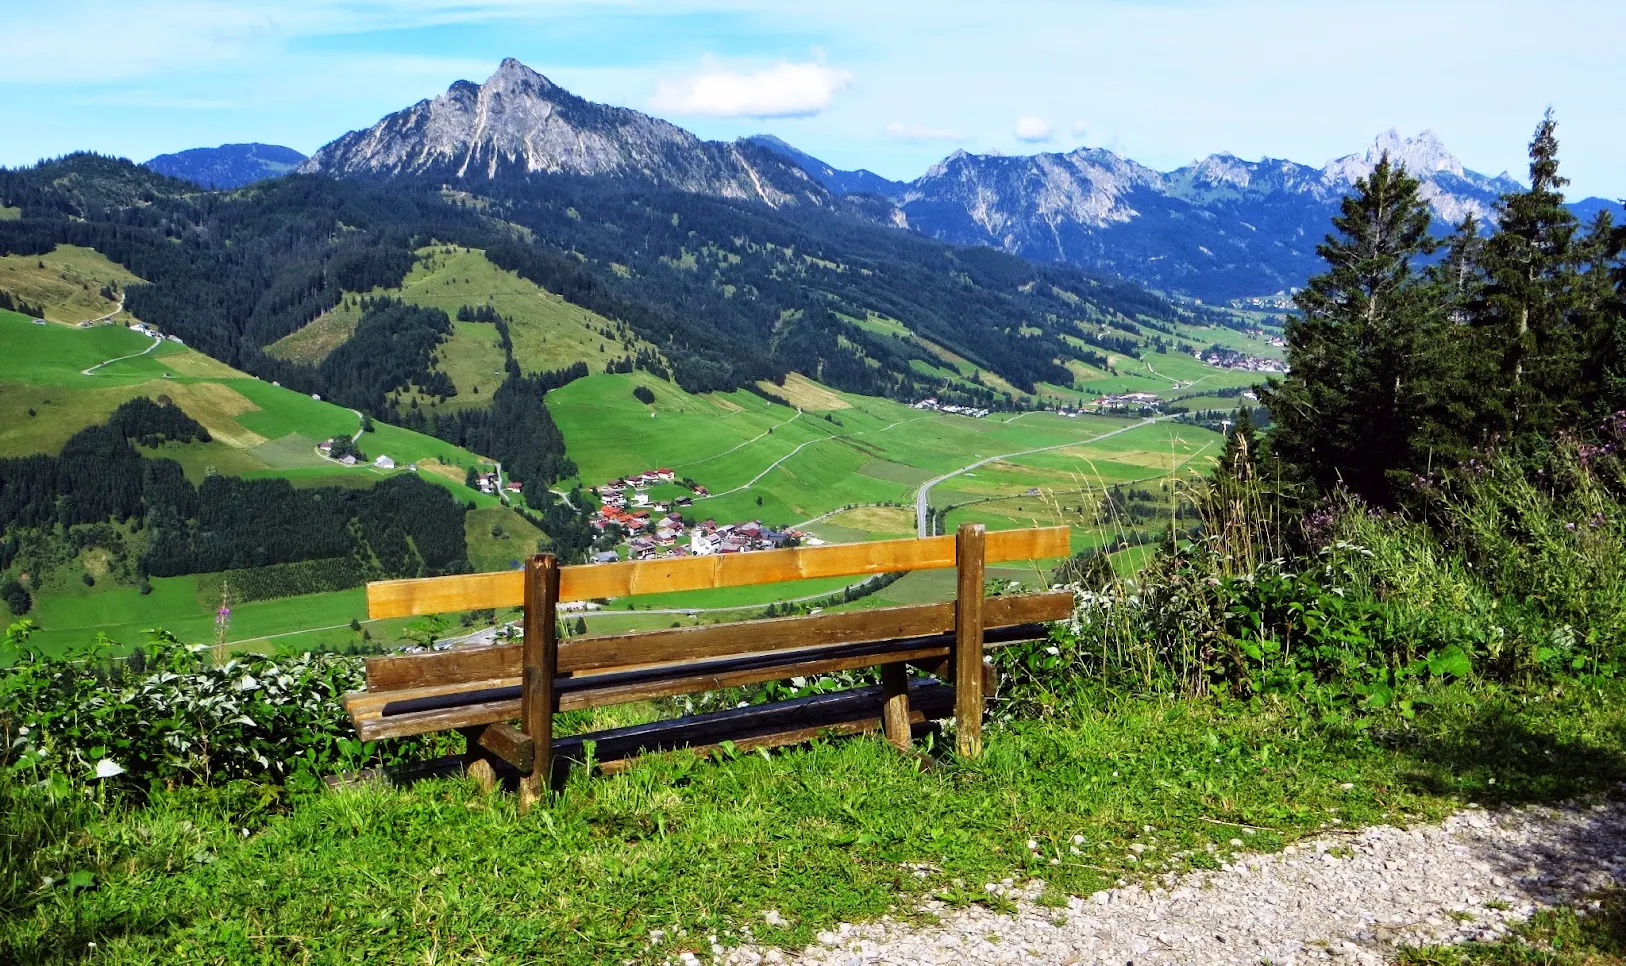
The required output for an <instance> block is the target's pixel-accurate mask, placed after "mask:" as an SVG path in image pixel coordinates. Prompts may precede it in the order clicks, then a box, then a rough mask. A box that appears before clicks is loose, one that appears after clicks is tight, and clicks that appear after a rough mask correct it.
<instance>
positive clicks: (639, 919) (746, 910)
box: [0, 686, 1626, 963]
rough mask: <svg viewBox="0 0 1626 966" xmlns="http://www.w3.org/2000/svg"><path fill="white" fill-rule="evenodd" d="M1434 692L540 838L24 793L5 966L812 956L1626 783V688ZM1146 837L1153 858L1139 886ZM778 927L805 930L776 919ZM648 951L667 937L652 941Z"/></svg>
mask: <svg viewBox="0 0 1626 966" xmlns="http://www.w3.org/2000/svg"><path fill="white" fill-rule="evenodd" d="M1433 697H1434V698H1435V704H1434V705H1433V707H1432V708H1431V709H1430V710H1428V711H1426V712H1425V713H1423V714H1421V715H1419V716H1418V717H1417V718H1416V719H1414V720H1411V721H1406V720H1405V719H1403V718H1400V717H1398V716H1395V717H1393V718H1381V719H1376V718H1375V719H1364V721H1365V724H1364V725H1363V726H1354V725H1351V724H1349V723H1347V722H1339V723H1324V722H1320V721H1318V720H1317V719H1316V718H1314V717H1313V716H1311V715H1309V714H1307V713H1306V712H1305V709H1304V708H1302V707H1301V706H1299V705H1297V704H1295V703H1292V702H1282V701H1277V700H1275V699H1263V700H1260V701H1257V702H1254V703H1252V704H1246V705H1244V704H1231V705H1224V704H1221V703H1218V702H1208V701H1200V702H1184V701H1175V700H1171V699H1166V698H1139V699H1132V698H1118V699H1110V698H1106V697H1100V696H1098V697H1097V698H1096V702H1097V703H1094V704H1087V705H1083V706H1080V707H1078V708H1075V709H1074V710H1072V711H1069V712H1067V713H1065V714H1062V715H1060V716H1059V717H1056V718H1054V719H1052V720H1048V721H1045V722H1042V723H1041V722H1018V723H1015V724H1009V725H1006V726H1005V727H1003V728H999V729H996V730H994V731H993V732H992V733H991V735H990V737H989V741H988V747H987V752H986V755H985V757H984V758H983V759H982V760H981V761H979V762H975V763H967V762H958V761H953V760H945V762H944V764H943V765H942V766H941V767H938V768H932V769H922V768H920V767H919V763H918V762H917V761H915V760H913V759H909V758H905V757H903V756H900V755H897V754H896V753H895V752H893V751H891V750H890V749H889V747H888V746H887V745H885V744H884V743H883V742H881V741H879V740H869V739H860V740H847V741H839V742H834V743H821V744H817V745H815V746H813V747H811V748H807V749H802V750H797V751H792V752H789V753H785V754H782V755H775V756H771V760H770V759H769V756H765V755H763V756H759V755H744V756H740V757H739V758H737V759H735V760H732V761H725V762H721V763H696V762H695V761H694V760H693V759H688V758H685V757H682V756H675V757H671V758H667V759H659V760H650V761H646V762H645V763H643V764H641V765H640V766H639V767H637V768H635V769H634V770H632V771H631V772H630V773H628V774H625V775H623V776H619V777H615V778H609V779H605V778H590V779H588V778H583V777H582V776H580V775H577V776H575V777H573V778H572V782H571V785H570V787H569V788H568V790H567V792H566V794H565V795H564V797H563V798H562V799H561V800H559V801H557V802H555V803H553V804H552V805H551V806H550V807H545V808H541V809H538V810H536V811H534V812H533V813H532V814H530V815H528V816H525V817H521V816H519V815H518V814H517V813H516V811H515V807H514V800H513V798H512V797H511V796H496V797H484V796H482V795H481V794H479V793H478V792H477V791H476V790H475V789H474V787H473V786H472V785H471V784H470V783H467V782H465V781H462V780H453V779H443V780H435V781H429V782H424V783H420V784H419V785H417V786H415V787H412V788H409V789H391V788H388V787H380V786H372V787H363V788H357V789H352V790H347V791H343V792H337V793H323V794H317V795H311V796H308V797H299V798H289V797H287V796H288V795H289V793H287V792H281V791H278V790H276V789H274V788H272V787H268V786H260V785H252V786H251V785H240V786H228V787H225V788H221V789H215V790H196V789H195V790H184V791H171V792H164V793H159V794H157V795H155V796H154V797H153V798H152V799H151V800H150V801H149V802H148V803H146V804H145V805H135V804H114V803H112V802H105V801H103V800H102V799H100V798H97V797H96V796H95V794H94V793H92V792H83V791H75V792H70V791H66V790H58V791H56V792H52V791H50V790H48V789H42V788H38V787H29V788H19V787H16V786H15V785H13V786H10V787H5V788H4V792H3V795H4V797H5V799H7V800H6V801H4V802H3V803H0V804H3V805H4V807H3V808H0V816H3V817H0V850H3V851H0V859H3V876H4V877H3V879H0V910H3V912H4V913H5V914H4V915H0V960H4V961H8V962H17V963H50V962H69V961H78V960H81V959H83V958H86V957H87V956H88V957H90V958H92V959H94V960H95V961H98V962H111V963H147V962H221V963H227V962H229V963H258V962H265V963H271V962H276V963H281V962H290V961H293V962H323V963H338V962H351V961H355V960H360V959H368V960H370V961H375V962H407V961H412V962H443V961H474V960H479V961H483V962H488V963H518V962H549V963H599V962H610V961H615V962H620V961H625V960H629V959H633V960H645V959H652V960H659V959H663V958H664V957H665V956H667V955H670V954H672V953H675V952H678V951H682V950H692V951H696V952H698V953H700V954H702V955H704V954H707V953H709V952H710V943H711V940H710V937H711V936H713V935H715V936H717V937H718V938H719V941H721V942H723V943H725V944H727V943H732V942H737V941H740V940H741V939H742V930H743V929H744V928H746V927H750V928H752V929H753V931H754V935H755V936H756V938H758V939H759V940H767V941H771V942H776V943H781V944H784V945H787V946H797V945H799V944H802V943H805V942H806V941H808V940H810V939H811V938H812V936H813V935H814V933H815V932H816V931H817V930H818V929H820V928H823V927H826V926H828V925H830V924H831V923H833V922H835V921H838V920H840V919H851V918H855V917H868V916H875V915H878V914H881V913H884V912H886V911H888V910H890V909H894V908H895V907H896V908H906V907H907V903H908V900H907V899H906V898H905V897H907V896H914V895H918V894H921V893H925V892H930V893H933V894H936V895H938V896H941V897H945V898H947V899H949V900H950V901H956V902H998V901H1000V900H997V899H993V898H992V897H990V896H988V895H987V893H985V892H984V890H983V883H985V882H988V881H996V880H998V879H1000V878H1003V877H1006V876H1015V877H1018V878H1022V877H1039V878H1043V879H1044V880H1045V881H1047V882H1049V883H1050V884H1051V886H1052V889H1051V892H1050V894H1051V895H1053V896H1057V897H1059V896H1060V894H1061V893H1064V892H1065V893H1073V894H1080V893H1088V892H1090V891H1093V890H1095V889H1099V888H1102V887H1107V886H1110V885H1112V884H1113V883H1114V882H1115V881H1116V880H1118V879H1119V878H1122V877H1134V876H1136V875H1138V874H1146V873H1153V872H1162V871H1166V870H1180V869H1186V868H1191V867H1193V866H1212V865H1213V864H1214V863H1215V862H1217V861H1218V860H1220V859H1223V858H1224V856H1225V854H1226V853H1227V852H1229V851H1231V850H1232V849H1233V848H1236V847H1237V846H1236V843H1241V844H1242V846H1243V847H1245V848H1247V849H1272V848H1277V847H1279V846H1280V845H1282V844H1283V843H1285V842H1287V841H1289V840H1291V839H1293V838H1296V837H1298V836H1301V835H1305V834H1309V833H1314V832H1316V831H1317V830H1319V829H1322V828H1324V827H1327V826H1329V825H1335V824H1343V825H1350V826H1353V825H1359V824H1369V823H1374V822H1403V821H1406V820H1409V819H1414V818H1428V817H1433V816H1437V815H1439V814H1441V813H1442V812H1444V811H1446V810H1448V809H1450V808H1452V807H1454V806H1456V805H1457V804H1459V803H1461V802H1465V801H1475V802H1479V803H1482V804H1485V805H1495V804H1499V803H1517V802H1524V801H1531V800H1544V799H1556V798H1562V797H1566V796H1571V795H1576V794H1584V793H1586V792H1588V791H1592V790H1595V789H1598V788H1601V787H1602V786H1603V785H1604V784H1606V783H1609V782H1613V781H1618V780H1620V779H1621V778H1623V777H1626V757H1623V756H1622V753H1621V751H1620V749H1621V748H1622V747H1623V745H1622V738H1623V737H1626V703H1623V702H1622V700H1621V699H1622V698H1623V697H1626V688H1621V687H1618V686H1611V687H1610V688H1609V689H1607V690H1604V691H1596V690H1588V689H1584V688H1570V689H1566V690H1562V691H1552V692H1548V693H1544V694H1540V695H1533V696H1532V695H1523V696H1521V695H1516V694H1513V693H1510V692H1498V691H1492V692H1481V693H1479V694H1478V695H1470V694H1469V693H1468V692H1467V691H1465V690H1461V689H1459V688H1451V689H1446V690H1443V691H1440V692H1437V693H1436V694H1434V695H1433ZM1493 779H1494V781H1493ZM1247 827H1252V828H1247ZM1074 836H1082V837H1083V842H1082V845H1079V846H1077V848H1078V852H1077V853H1074V852H1073V851H1072V849H1073V848H1074V844H1073V843H1074V841H1075V839H1074ZM1029 840H1032V841H1033V842H1034V843H1035V844H1036V846H1037V848H1036V849H1034V850H1030V848H1029V847H1028V844H1027V843H1028V841H1029ZM1132 842H1140V843H1142V844H1145V845H1147V846H1148V848H1147V850H1146V851H1144V852H1143V853H1142V854H1141V858H1140V861H1139V862H1138V863H1137V862H1136V861H1135V860H1134V858H1133V857H1132V855H1133V854H1132V853H1131V852H1129V851H1128V846H1129V844H1130V843H1132ZM1181 856H1186V857H1181ZM1052 860H1054V861H1055V864H1052ZM905 863H930V865H931V868H932V869H934V870H936V871H934V872H933V874H931V875H929V876H928V877H927V878H925V879H921V878H918V877H916V876H914V875H913V874H912V872H911V871H910V870H909V869H907V868H905V867H904V864H905ZM768 909H776V910H779V911H780V912H781V913H782V914H783V915H784V916H785V918H786V920H787V925H786V926H784V927H779V928H769V927H767V926H766V925H764V923H763V918H762V916H761V913H762V911H764V910H768ZM652 930H664V932H665V935H664V937H663V938H662V939H660V940H659V941H658V942H656V943H654V944H653V945H652V944H651V942H650V933H651V931H652Z"/></svg>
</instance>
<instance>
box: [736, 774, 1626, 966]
mask: <svg viewBox="0 0 1626 966" xmlns="http://www.w3.org/2000/svg"><path fill="white" fill-rule="evenodd" d="M1623 838H1626V801H1614V800H1611V801H1610V802H1609V803H1607V804H1605V805H1603V806H1593V807H1585V806H1574V805H1570V806H1560V807H1545V808H1544V807H1533V808H1528V809H1520V810H1509V811H1502V812H1489V811H1486V810H1484V809H1481V808H1478V807H1477V806H1469V807H1468V808H1466V809H1464V810H1463V811H1460V812H1457V813H1456V814H1454V815H1452V816H1451V817H1449V818H1447V819H1446V820H1445V821H1444V822H1442V823H1439V824H1438V825H1430V826H1418V827H1414V828H1410V829H1401V828H1394V827H1391V826H1377V827H1374V828H1368V829H1364V830H1361V831H1354V830H1350V831H1349V832H1344V831H1343V830H1338V831H1336V832H1332V833H1328V834H1327V835H1324V836H1323V837H1321V838H1319V839H1312V840H1310V841H1307V842H1300V843H1298V844H1297V845H1296V846H1288V847H1287V848H1285V849H1283V850H1282V852H1281V853H1278V854H1271V855H1265V854H1258V855H1255V854H1238V855H1236V856H1235V857H1234V858H1233V860H1232V862H1231V863H1230V864H1229V865H1228V866H1227V867H1226V870H1223V871H1218V872H1212V871H1202V872H1192V873H1189V874H1187V875H1183V876H1178V877H1176V876H1171V875H1164V876H1160V877H1158V878H1157V879H1156V880H1155V882H1148V883H1147V884H1146V885H1145V886H1144V887H1143V886H1140V885H1128V886H1121V887H1120V888H1117V889H1112V890H1110V891H1102V892H1096V893H1094V894H1092V895H1091V896H1089V897H1088V899H1081V898H1077V897H1074V898H1072V899H1069V901H1068V902H1067V903H1066V906H1065V908H1050V907H1043V906H1038V905H1035V904H1034V900H1036V899H1037V898H1038V896H1039V895H1040V893H1042V892H1043V891H1044V883H1042V882H1027V883H1022V884H1015V883H1013V882H1012V881H1011V880H1006V881H1005V882H1003V883H1001V884H1000V885H999V886H998V887H996V886H995V885H994V884H993V883H989V884H988V891H990V892H995V890H996V889H997V893H998V894H1001V895H1003V896H1004V898H1006V899H1009V900H1011V901H1012V902H1013V903H1014V904H1015V906H1016V912H1014V913H1012V914H1003V913H996V912H993V911H991V910H989V909H986V908H983V907H980V906H975V907H971V908H968V909H959V910H952V909H949V908H947V907H946V906H945V905H944V904H943V903H942V902H939V901H937V900H927V901H926V902H924V903H922V904H921V905H920V906H919V909H920V910H921V911H922V912H927V913H931V914H932V915H934V916H940V917H941V918H940V919H938V920H937V921H936V923H935V924H934V925H929V926H912V925H909V924H907V923H904V922H898V921H896V920H895V919H893V918H891V917H888V918H886V919H883V920H880V921H878V922H871V923H860V924H849V923H843V924H841V925H840V926H839V927H837V928H836V929H834V930H826V931H825V932H821V933H820V934H819V942H818V943H817V944H816V945H813V946H810V947H808V948H807V949H804V950H801V951H799V952H788V953H781V951H780V950H775V949H761V948H752V947H743V948H740V949H735V950H732V951H729V952H728V953H726V954H725V955H723V956H722V957H720V961H721V962H722V963H724V964H727V966H745V964H750V963H761V962H769V963H771V962H777V961H781V957H782V961H783V962H786V963H795V964H800V966H848V964H856V966H878V964H887V963H898V964H903V963H910V964H913V963H950V964H954V966H981V964H989V966H993V964H1003V963H1024V964H1053V966H1064V964H1083V963H1111V962H1119V963H1125V962H1129V961H1131V960H1136V961H1145V962H1147V963H1158V964H1179V966H1185V964H1192V966H1210V964H1214V966H1217V964H1249V966H1253V964H1257V963H1260V962H1273V963H1296V964H1305V963H1307V962H1310V961H1320V962H1337V963H1359V964H1361V966H1377V964H1379V963H1381V962H1383V961H1384V960H1385V959H1387V958H1388V957H1389V955H1390V954H1391V953H1392V951H1393V949H1394V948H1395V947H1396V946H1399V945H1423V944H1436V943H1438V944H1449V943H1458V942H1463V941H1466V940H1470V939H1494V938H1496V937H1498V936H1501V935H1505V933H1506V931H1507V927H1508V926H1509V925H1510V924H1512V923H1516V922H1519V921H1522V920H1524V919H1527V918H1529V916H1530V915H1531V914H1532V913H1534V912H1535V911H1536V910H1538V909H1540V908H1545V907H1549V906H1553V905H1557V904H1561V903H1564V902H1570V901H1577V900H1581V899H1583V898H1584V897H1585V896H1586V895H1588V894H1590V893H1593V892H1596V891H1597V890H1598V889H1600V888H1603V887H1605V886H1609V885H1613V884H1615V883H1617V882H1619V881H1621V880H1622V879H1626V856H1622V855H1621V854H1620V845H1619V843H1620V842H1621V840H1622V839H1623ZM1296 856H1305V857H1306V858H1310V859H1314V861H1303V860H1300V859H1298V858H1296Z"/></svg>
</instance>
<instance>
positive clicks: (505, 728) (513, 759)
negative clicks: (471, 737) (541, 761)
mask: <svg viewBox="0 0 1626 966" xmlns="http://www.w3.org/2000/svg"><path fill="white" fill-rule="evenodd" d="M480 747H481V748H484V749H485V750H486V751H489V752H491V753H492V754H494V755H496V756H497V757H498V758H501V759H502V760H503V761H506V762H508V763H509V764H510V765H513V766H514V768H515V769H517V770H518V771H519V773H520V774H522V775H529V774H530V773H531V768H532V766H533V764H534V763H535V761H536V742H535V741H532V740H531V736H530V735H528V734H525V733H524V732H522V731H520V730H519V729H518V728H516V727H514V726H513V725H511V724H509V723H508V722H506V721H499V722H497V723H496V724H493V725H487V726H486V727H485V728H484V729H483V730H482V731H481V732H480Z"/></svg>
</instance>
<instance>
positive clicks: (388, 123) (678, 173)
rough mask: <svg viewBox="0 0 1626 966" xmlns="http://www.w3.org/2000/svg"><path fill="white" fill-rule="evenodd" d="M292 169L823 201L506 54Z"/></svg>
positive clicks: (793, 169)
mask: <svg viewBox="0 0 1626 966" xmlns="http://www.w3.org/2000/svg"><path fill="white" fill-rule="evenodd" d="M299 170H300V171H301V172H305V173H326V174H331V175H335V176H340V177H392V176H401V175H437V176H444V177H449V178H459V179H475V180H478V179H487V180H490V179H493V178H498V177H501V176H503V175H505V174H507V173H525V174H530V173H545V174H574V175H592V176H632V177H641V178H646V179H649V180H651V181H654V182H657V183H659V184H663V185H667V186H669V187H674V188H678V189H681V190H685V191H694V192H698V193H702V194H709V195H716V196H719V197H724V198H736V199H743V200H753V201H761V202H765V203H767V204H769V205H772V206H775V207H778V206H780V205H785V204H794V203H798V202H802V203H813V204H823V203H825V202H827V201H828V200H829V194H828V192H827V191H826V190H825V189H824V187H823V186H822V185H820V184H819V183H818V182H817V181H816V180H815V179H814V178H812V177H811V176H810V175H808V173H807V172H805V171H804V170H803V169H802V168H801V167H800V166H798V165H795V164H792V163H788V162H787V161H786V160H785V159H784V158H783V157H781V156H780V155H778V154H775V153H773V152H771V151H768V150H767V149H765V148H762V147H761V146H759V145H756V144H752V143H750V142H735V143H720V142H716V141H703V140H701V139H700V138H698V137H696V136H695V135H693V134H691V133H689V132H688V131H686V130H684V129H683V128H680V127H678V126H677V125H675V124H672V123H669V122H667V121H663V120H660V119H659V118H654V117H650V116H649V115H647V114H642V113H640V112H638V111H634V110H630V109H628V108H622V107H611V106H608V105H604V104H595V103H593V102H591V101H587V100H584V99H583V98H580V97H577V96H576V95H574V94H572V93H570V92H569V91H567V90H565V89H564V88H562V87H560V86H558V85H557V84H554V83H553V82H552V81H550V80H548V79H547V78H546V77H543V76H542V75H541V74H538V73H537V72H535V71H533V70H531V69H530V68H529V67H526V66H525V65H524V64H522V63H520V62H519V61H517V60H514V59H513V58H509V59H507V60H504V61H503V62H502V64H501V66H499V67H498V68H497V71H496V73H494V74H492V75H491V77H490V78H489V79H487V80H486V82H485V83H484V84H475V83H472V82H470V81H458V82H456V83H454V84H453V85H452V86H451V87H450V88H448V89H447V91H446V93H444V94H441V95H440V96H438V97H435V98H433V99H430V100H423V101H419V102H418V103H417V104H414V105H412V106H411V107H409V108H406V109H405V110H402V111H397V112H396V113H394V114H391V115H389V116H388V117H385V118H384V119H382V120H381V121H379V122H378V123H377V124H375V125H373V126H372V127H371V128H368V129H366V130H362V131H352V132H350V133H349V134H346V135H344V136H343V137H340V138H339V139H338V140H336V141H333V142H331V143H329V144H327V145H325V146H323V147H322V148H320V149H319V150H318V151H317V152H316V154H315V155H313V156H312V157H311V158H310V160H309V161H307V162H305V164H304V165H302V166H301V167H300V169H299Z"/></svg>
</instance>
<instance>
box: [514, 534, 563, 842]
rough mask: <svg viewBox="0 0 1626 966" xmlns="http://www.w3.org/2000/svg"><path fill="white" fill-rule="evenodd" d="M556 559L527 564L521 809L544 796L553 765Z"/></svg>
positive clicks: (540, 557)
mask: <svg viewBox="0 0 1626 966" xmlns="http://www.w3.org/2000/svg"><path fill="white" fill-rule="evenodd" d="M558 603H559V561H558V559H557V558H556V557H554V556H553V555H552V554H539V555H537V556H534V557H532V558H531V559H530V560H529V561H527V562H526V565H525V641H524V643H523V644H522V645H521V647H522V648H523V652H522V662H523V667H522V669H521V670H522V674H521V687H522V688H523V690H522V692H521V695H520V730H521V731H523V732H524V733H525V736H526V737H527V738H530V739H531V742H532V747H533V749H534V752H533V754H532V756H531V768H530V771H529V773H528V774H526V775H525V777H523V778H521V779H520V794H519V804H520V810H521V811H524V810H525V809H527V808H529V807H530V805H531V804H532V803H533V802H535V801H536V800H538V799H539V798H541V797H542V785H543V783H544V782H545V781H547V779H548V776H549V773H550V769H551V767H552V765H553V759H552V753H553V685H554V678H556V677H558V667H559V637H558V624H557V623H556V620H555V618H556V611H557V605H558Z"/></svg>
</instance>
